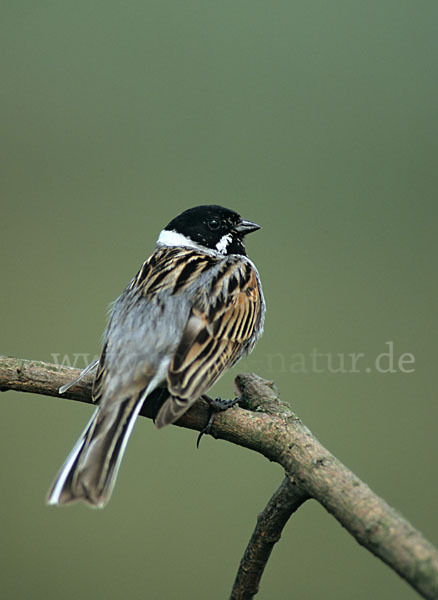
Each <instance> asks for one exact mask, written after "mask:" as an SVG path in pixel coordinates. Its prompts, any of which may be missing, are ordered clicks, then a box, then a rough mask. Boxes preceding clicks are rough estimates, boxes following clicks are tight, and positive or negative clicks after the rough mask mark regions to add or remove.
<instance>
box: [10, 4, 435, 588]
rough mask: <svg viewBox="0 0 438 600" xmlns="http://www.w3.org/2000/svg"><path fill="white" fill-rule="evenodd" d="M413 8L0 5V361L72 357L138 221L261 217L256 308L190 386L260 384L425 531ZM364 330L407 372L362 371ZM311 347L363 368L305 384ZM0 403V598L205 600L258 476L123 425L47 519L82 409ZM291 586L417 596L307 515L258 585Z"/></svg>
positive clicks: (430, 431)
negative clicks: (244, 331) (209, 207)
mask: <svg viewBox="0 0 438 600" xmlns="http://www.w3.org/2000/svg"><path fill="white" fill-rule="evenodd" d="M437 19H438V3H436V2H418V1H404V0H387V1H386V2H376V1H368V2H359V1H338V0H334V1H332V2H325V1H321V0H320V1H316V2H304V1H300V2H291V1H288V2H286V1H284V2H280V1H279V2H276V1H273V2H260V1H256V0H252V1H251V2H249V1H237V2H236V1H233V2H230V1H223V2H211V1H209V0H208V1H207V0H203V1H193V0H190V1H182V2H175V1H174V2H169V1H163V0H160V1H159V2H158V1H144V2H140V1H138V0H137V1H133V2H127V3H122V2H115V1H107V2H102V1H100V2H83V1H76V2H65V1H61V2H59V1H57V2H55V1H40V2H31V1H29V0H27V1H23V2H4V3H3V4H2V9H1V25H0V44H1V54H0V56H1V58H0V60H1V62H2V84H1V93H0V108H1V114H2V119H1V121H2V125H1V129H2V132H1V146H2V160H1V170H2V173H1V177H0V185H1V188H2V193H1V198H2V200H1V202H2V207H1V224H0V227H1V244H2V252H1V258H2V262H3V265H2V293H1V299H0V302H1V305H0V308H1V315H2V326H1V347H0V352H1V353H2V354H8V355H12V356H19V357H23V358H33V359H40V360H47V361H52V360H53V359H54V358H53V355H54V354H58V355H60V356H61V357H62V356H64V355H68V356H69V357H70V360H71V361H73V360H74V354H75V353H86V354H88V355H89V357H90V359H91V358H92V357H93V356H94V355H95V354H96V353H98V352H99V348H100V336H101V332H102V330H103V328H104V325H105V318H106V309H107V306H108V304H109V302H110V301H111V300H113V299H115V298H116V297H117V295H118V294H119V293H120V292H121V290H122V289H123V287H124V286H125V284H126V283H127V282H128V281H129V279H130V278H131V276H132V275H133V274H134V273H135V271H136V269H137V268H138V266H139V265H140V263H141V262H142V261H143V259H144V258H145V257H146V256H148V255H149V253H150V252H151V251H152V249H153V247H154V243H155V239H156V237H157V235H158V232H159V231H160V229H161V228H162V227H163V226H164V225H165V224H166V223H167V222H168V221H169V220H170V219H171V218H173V217H174V216H175V215H176V214H177V213H179V212H181V211H182V210H184V209H186V208H188V207H190V206H194V205H197V204H203V203H218V204H223V205H225V206H228V207H230V208H234V209H236V210H238V211H239V212H240V213H241V214H242V215H243V216H245V217H246V218H249V219H253V220H255V221H256V222H259V223H261V224H262V225H263V230H262V231H261V232H259V233H257V234H256V235H254V236H251V238H249V240H248V250H249V254H250V256H251V257H252V258H253V259H254V260H255V262H256V263H257V265H258V266H259V270H260V273H261V276H262V279H263V284H264V289H265V294H266V300H267V304H268V313H267V319H266V328H265V334H264V337H263V339H262V340H261V342H260V343H259V344H258V346H257V348H256V350H255V352H254V353H253V355H252V356H251V357H249V358H248V359H246V360H245V361H242V362H241V363H240V365H239V366H238V368H237V369H234V372H233V373H229V374H227V375H226V376H225V377H224V378H223V379H222V380H221V381H220V383H219V384H217V385H216V386H215V391H216V392H217V393H218V394H221V395H222V396H224V397H230V396H232V394H233V384H232V381H233V374H235V373H237V372H242V371H256V372H257V373H259V374H260V375H262V376H265V377H267V378H272V379H274V380H275V382H276V383H277V385H278V386H279V388H280V389H281V391H282V397H283V398H284V399H287V400H288V401H290V402H291V403H292V404H293V406H294V408H295V409H296V411H297V412H298V414H299V415H300V416H301V417H302V418H303V419H304V421H305V423H306V424H307V425H308V426H309V427H310V428H311V429H312V430H313V432H314V433H315V434H316V435H317V436H318V438H319V439H320V440H321V441H322V442H323V443H324V444H325V445H326V446H327V447H328V448H329V449H330V450H331V451H333V452H334V453H335V454H336V455H337V456H338V457H339V458H340V459H341V460H343V461H344V462H345V463H346V464H347V465H348V466H349V467H351V468H352V469H353V470H354V471H355V472H356V473H357V474H358V475H359V476H360V477H362V478H363V479H364V480H365V481H366V482H367V483H368V484H369V485H370V486H371V487H372V488H373V489H374V490H375V491H376V492H377V493H379V494H381V495H382V496H383V497H384V498H385V499H386V500H387V501H388V502H389V503H390V504H392V505H393V506H395V507H396V508H397V509H398V510H400V511H401V512H402V513H403V515H405V516H406V517H407V518H408V519H409V520H410V521H412V523H413V524H414V525H415V526H417V527H418V528H419V529H420V530H421V531H423V532H424V533H425V535H426V536H427V537H428V538H429V539H431V540H432V541H435V542H436V541H437V537H438V527H437V519H436V507H437V504H438V488H437V478H436V455H437V435H436V423H437V417H438V414H437V408H436V378H435V373H436V292H437V289H436V265H435V263H434V260H433V259H434V250H435V239H436V232H435V223H436V218H437V214H436V213H437V208H436V202H437V199H436V189H437V184H438V182H437V164H436V158H437V139H438V135H437V134H438V131H437V107H438V102H437V92H438V83H437V72H436V65H437V60H438V36H437V34H436V27H437ZM388 341H392V342H393V348H394V356H395V359H396V361H397V360H398V358H399V356H400V355H402V354H403V353H411V354H413V355H414V357H415V364H414V367H413V368H414V371H413V372H411V373H402V372H400V371H399V370H398V369H397V372H396V373H380V372H376V370H375V369H374V368H372V369H371V372H366V370H365V368H364V367H365V366H366V365H370V368H371V367H372V366H373V361H374V360H375V358H376V357H377V356H378V355H379V354H380V353H382V352H385V351H386V350H387V348H388V346H387V345H385V344H386V342H388ZM315 349H316V351H317V352H318V353H322V354H328V353H330V354H332V355H333V356H334V359H333V360H334V361H335V362H334V364H335V365H336V364H337V363H336V360H338V359H337V358H336V357H335V355H337V354H338V353H342V354H344V355H345V356H348V354H350V353H364V354H365V357H364V359H363V363H358V364H359V366H361V367H362V369H361V370H360V372H359V373H332V372H330V371H329V370H328V367H327V361H326V359H321V358H320V359H318V361H322V362H318V365H317V370H318V371H322V372H315V370H314V369H312V365H311V359H310V358H309V354H310V353H311V352H312V351H314V350H315ZM300 355H303V357H304V358H300ZM297 360H304V361H305V365H306V368H307V372H303V371H302V370H301V371H300V370H299V369H298V372H293V371H294V370H295V371H297V367H296V363H297ZM294 365H295V367H294ZM78 366H81V367H82V366H84V362H83V359H80V360H79V361H78ZM396 366H397V365H396ZM409 368H412V365H409ZM0 409H1V413H0V414H1V426H0V427H1V435H0V451H1V456H2V460H1V467H0V468H1V471H0V472H1V487H2V498H1V511H0V512H1V516H0V519H1V537H2V544H1V551H0V553H1V565H2V571H3V573H2V577H1V595H2V597H4V598H14V599H15V598H17V599H22V598H23V599H27V598H32V599H40V598H41V599H42V598H44V599H57V598H60V597H62V598H64V599H65V600H69V599H79V598H81V599H91V598H93V599H95V598H106V599H112V598H114V599H116V598H129V599H131V598H133V599H134V598H151V599H180V598H193V599H201V598H212V599H223V598H226V597H227V594H228V592H229V590H230V587H231V584H232V581H233V578H234V574H235V571H236V568H237V565H238V562H239V560H240V557H241V555H242V552H243V549H244V547H245V545H246V543H247V540H248V538H249V535H250V533H251V531H252V528H253V526H254V524H255V518H256V515H257V513H258V512H259V511H260V510H261V509H262V508H263V506H264V505H265V503H266V502H267V500H268V498H269V497H270V495H271V493H272V492H273V491H274V489H275V488H276V486H277V485H278V484H279V483H280V481H281V479H282V472H281V469H280V468H279V467H277V466H276V465H273V464H269V463H268V461H266V460H265V459H263V458H262V457H260V456H258V455H256V454H254V453H251V452H249V451H245V450H243V449H241V448H238V447H233V446H231V445H229V444H226V443H225V442H220V441H214V440H213V439H211V438H208V439H205V440H204V441H203V444H202V447H201V450H200V451H197V450H196V447H195V439H196V435H195V434H194V433H193V432H190V431H185V430H179V429H178V428H175V427H173V428H169V429H168V430H165V431H163V432H159V433H158V432H157V431H155V430H154V428H153V425H152V424H151V423H150V422H148V421H146V420H145V419H141V420H140V422H139V423H138V424H137V426H136V428H135V431H134V434H133V436H132V439H131V442H130V445H129V449H128V451H127V455H126V457H125V461H124V464H123V467H122V469H121V473H120V477H119V480H118V485H117V486H116V491H115V493H114V495H113V498H112V500H111V502H110V504H109V505H108V507H107V508H106V509H105V510H104V511H92V510H89V509H87V508H86V507H83V506H74V507H71V508H69V509H62V510H61V509H53V508H48V507H46V506H45V504H44V499H45V494H46V491H47V489H48V488H49V485H50V483H51V482H52V480H53V477H54V476H55V473H56V472H57V469H58V468H59V467H60V465H61V463H62V461H63V460H64V458H65V456H66V454H67V452H68V451H69V450H70V448H71V446H72V445H73V443H74V442H75V440H76V438H77V437H78V435H79V433H80V431H81V430H82V428H83V426H84V425H85V423H86V421H87V420H88V418H89V415H90V412H91V408H90V407H89V406H86V405H82V404H79V403H73V402H68V401H64V400H59V399H54V398H45V397H41V396H32V395H24V394H17V393H13V392H8V393H5V394H2V395H1V407H0ZM292 597H293V598H306V599H307V598H309V599H313V598H321V597H324V598H337V599H339V600H342V599H351V598H353V597H354V598H355V599H357V600H361V599H368V598H370V597H376V598H379V599H385V600H386V599H391V600H392V599H397V600H404V599H411V598H415V597H416V594H414V592H413V591H412V590H411V589H410V588H409V587H408V586H407V585H406V584H405V583H404V582H403V581H402V580H401V579H399V578H398V576H397V575H395V574H394V573H393V572H391V571H390V570H389V569H388V568H387V567H385V566H384V565H383V564H382V563H381V562H379V561H378V560H377V559H375V558H374V557H373V556H371V555H370V554H369V553H368V552H367V551H365V550H364V549H362V548H361V547H360V546H359V545H358V544H357V543H356V542H355V541H354V540H353V539H352V538H351V537H350V536H349V534H347V533H346V532H345V531H344V530H343V529H342V528H341V527H340V526H339V525H338V524H337V522H336V521H335V520H334V519H332V517H330V516H329V515H328V514H327V513H326V512H325V511H324V509H322V508H321V507H320V506H319V505H317V504H316V503H315V502H309V503H307V504H306V505H305V506H304V507H303V508H302V509H301V510H300V511H299V512H298V513H297V514H296V515H295V516H294V517H293V519H292V520H291V522H290V523H289V525H288V527H287V528H286V531H285V533H284V535H283V538H282V540H281V542H280V543H279V544H278V546H277V547H276V549H275V550H274V553H273V556H272V559H271V561H270V563H269V565H268V569H267V572H266V574H265V576H264V578H263V581H262V587H261V591H260V594H259V596H258V598H260V599H269V600H277V599H283V598H292Z"/></svg>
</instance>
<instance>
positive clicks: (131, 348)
mask: <svg viewBox="0 0 438 600" xmlns="http://www.w3.org/2000/svg"><path fill="white" fill-rule="evenodd" d="M259 229H260V226H259V225H257V224H256V223H254V222H252V221H248V220H246V219H243V218H242V217H241V216H240V215H239V214H238V213H237V212H235V211H233V210H231V209H228V208H224V207H222V206H217V205H202V206H196V207H194V208H189V209H188V210H185V211H184V212H182V213H181V214H179V215H178V216H177V217H175V218H174V219H172V220H171V221H170V223H169V224H168V225H167V226H166V227H165V228H164V229H163V230H162V231H161V232H160V234H159V237H158V240H157V243H156V247H155V250H154V252H153V253H152V255H151V256H150V257H149V258H148V259H147V260H146V261H145V262H144V263H143V264H142V265H141V267H140V269H139V270H138V272H137V274H136V275H135V276H134V277H133V279H132V280H131V281H130V283H129V284H128V286H127V287H126V288H125V290H124V291H123V292H122V294H121V295H120V296H119V298H118V299H117V300H116V301H115V302H114V303H113V305H112V308H111V311H110V316H109V320H108V324H107V326H106V329H105V332H104V335H103V343H102V351H101V354H100V358H99V359H98V360H96V361H94V362H93V363H91V364H90V365H89V366H88V367H87V368H86V369H84V370H83V371H82V373H81V375H80V376H79V378H78V379H76V380H75V381H73V382H71V383H69V384H67V385H64V386H63V387H61V388H60V393H64V392H65V391H66V390H67V389H68V388H70V387H71V386H73V385H75V384H76V383H77V382H78V381H79V379H81V378H82V377H83V376H84V375H85V374H86V373H87V372H89V371H92V370H95V371H96V372H95V376H94V382H93V388H92V397H93V401H94V402H95V403H96V405H97V408H96V410H95V412H94V414H93V416H92V418H91V420H90V421H89V423H88V424H87V426H86V427H85V430H84V431H83V433H82V435H81V437H80V438H79V440H78V441H77V443H76V445H75V446H74V448H73V450H72V451H71V453H70V454H69V456H68V457H67V459H66V461H65V463H64V465H63V466H62V468H61V470H60V472H59V474H58V476H57V478H56V480H55V483H54V485H53V487H52V489H51V491H50V492H49V495H48V499H47V502H48V504H50V505H64V504H69V503H72V502H75V501H83V502H85V503H86V504H88V505H90V506H93V507H97V508H102V507H104V506H105V504H106V503H107V502H108V500H109V498H110V496H111V493H112V490H113V488H114V483H115V481H116V477H117V473H118V471H119V467H120V463H121V460H122V457H123V454H124V451H125V449H126V445H127V443H128V439H129V436H130V434H131V432H132V429H133V427H134V424H135V421H136V419H137V416H138V414H139V412H140V410H141V408H142V406H143V404H144V403H150V405H151V406H155V407H156V415H155V426H156V427H157V428H158V429H161V428H163V427H165V426H166V425H169V424H171V423H174V422H175V421H177V420H178V419H179V418H180V417H181V416H182V415H183V414H184V413H185V412H186V411H187V410H188V409H189V408H190V407H191V406H192V405H193V404H194V403H195V402H196V401H197V400H198V399H199V398H200V397H201V396H203V395H204V394H205V393H206V392H207V391H208V389H209V388H210V387H211V386H212V385H213V384H214V383H215V382H216V381H217V380H218V379H219V377H220V376H221V375H222V374H223V373H224V372H225V371H226V370H227V369H229V368H230V367H232V366H233V365H234V364H235V363H236V362H237V361H238V360H239V359H241V358H242V357H244V356H246V355H247V354H248V353H249V352H251V351H252V350H253V348H254V346H255V344H256V342H257V340H258V339H259V338H260V336H261V334H262V332H263V326H264V317H265V300H264V297H263V291H262V285H261V281H260V276H259V273H258V270H257V268H256V266H255V265H254V263H253V262H252V261H251V260H250V259H249V258H248V257H247V254H246V250H245V244H244V238H245V236H246V235H247V234H249V233H252V232H255V231H257V230H259ZM219 400H220V399H219ZM225 402H226V401H225Z"/></svg>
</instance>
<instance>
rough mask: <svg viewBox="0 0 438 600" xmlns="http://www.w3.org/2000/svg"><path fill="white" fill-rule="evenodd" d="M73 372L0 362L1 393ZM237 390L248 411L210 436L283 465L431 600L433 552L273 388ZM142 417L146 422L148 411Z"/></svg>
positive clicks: (437, 554) (83, 387)
mask: <svg viewBox="0 0 438 600" xmlns="http://www.w3.org/2000/svg"><path fill="white" fill-rule="evenodd" d="M78 373H79V371H78V370H77V369H69V368H66V367H57V366H55V365H50V364H45V363H38V362H34V361H25V360H22V359H14V358H1V357H0V390H8V389H15V390H19V391H27V392H35V393H40V394H47V395H51V396H57V395H58V393H57V389H58V388H59V386H61V385H63V384H65V383H67V382H68V381H72V380H73V379H74V378H75V377H77V375H78ZM91 379H92V378H90V377H88V378H86V379H85V380H84V381H83V382H81V383H80V384H79V385H78V386H75V387H74V388H72V389H71V390H69V391H68V392H67V393H66V394H65V397H67V398H72V399H74V400H81V401H84V402H90V389H91ZM236 385H237V387H238V390H239V392H240V393H241V394H242V396H243V398H244V400H245V401H246V404H247V409H248V410H244V409H242V408H232V409H230V410H228V411H226V412H225V413H219V414H218V415H217V417H216V419H215V422H214V424H213V428H212V433H213V435H214V436H215V437H217V438H221V439H224V440H228V441H229V442H232V443H234V444H238V445H240V446H244V447H246V448H249V449H251V450H255V451H257V452H260V453H261V454H263V455H264V456H266V457H267V458H268V459H269V460H271V461H275V462H277V463H279V464H280V465H282V466H283V468H284V469H285V471H286V475H287V476H288V477H289V478H290V479H291V480H293V481H294V482H295V483H296V484H297V486H298V487H299V488H300V489H301V490H302V491H303V492H305V493H306V494H307V495H308V496H309V497H312V498H314V499H315V500H317V501H318V502H320V503H321V504H322V505H323V506H324V507H325V508H326V509H327V511H328V512H329V513H331V514H332V515H333V516H334V517H335V518H336V519H337V520H338V521H339V523H341V525H343V527H345V528H346V529H347V530H348V531H349V532H350V533H351V535H353V536H354V537H355V538H356V540H357V541H358V542H359V543H360V544H362V545H363V546H364V547H365V548H367V549H368V550H370V552H372V553H373V554H375V555H376V556H378V557H379V558H381V559H382V560H383V561H384V562H386V563H387V564H388V565H389V566H390V567H391V568H392V569H394V570H395V571H396V572H397V573H398V574H399V575H400V576H401V577H403V578H404V579H405V580H406V581H407V582H408V583H409V584H410V585H411V586H412V587H413V588H414V589H416V590H417V591H418V592H419V593H420V594H421V595H422V596H423V597H424V598H428V599H430V600H436V599H437V598H438V551H437V550H436V549H435V548H434V547H433V546H432V545H431V544H430V543H429V542H428V541H427V540H426V539H425V538H424V537H423V536H422V535H421V533H420V532H419V531H417V530H416V529H415V528H414V527H412V525H411V524H410V523H408V522H407V521H406V520H405V519H403V517H401V516H400V515H399V514H398V513H397V512H396V511H395V510H394V509H393V508H391V507H390V506H388V504H387V503H386V502H385V501H384V500H382V499H381V498H379V497H378V496H377V495H376V494H375V493H374V492H372V491H371V490H370V488H369V487H368V486H367V485H366V484H365V483H363V482H362V481H361V480H360V479H359V478H358V477H357V476H356V475H354V473H352V472H351V471H350V470H349V469H347V467H345V465H343V464H342V463H341V462H340V461H339V460H338V459H336V458H335V457H334V456H333V455H332V454H331V453H330V452H329V451H328V450H327V449H326V448H324V446H322V444H320V443H319V441H318V440H317V439H316V438H315V437H314V436H313V435H312V433H311V432H310V431H309V430H308V429H307V427H305V425H303V423H302V422H301V421H300V419H299V418H298V417H297V416H296V415H295V414H294V413H293V412H292V410H291V409H290V407H289V406H288V405H287V404H284V403H282V402H281V401H280V400H279V396H278V391H277V390H276V388H275V386H274V385H273V383H272V382H269V381H265V380H263V379H261V378H260V377H258V376H257V375H239V376H238V377H237V378H236ZM142 414H144V415H146V416H148V414H147V407H145V408H144V410H143V411H142ZM207 414H208V407H207V405H206V403H205V402H199V403H196V404H195V405H194V406H193V407H192V408H191V409H190V410H189V411H188V412H187V413H186V414H185V415H184V416H183V417H182V418H181V419H180V420H179V421H178V423H177V425H179V426H181V427H187V428H190V429H195V430H197V431H200V430H201V429H202V428H203V427H204V425H205V423H206V419H207Z"/></svg>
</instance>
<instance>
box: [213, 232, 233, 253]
mask: <svg viewBox="0 0 438 600" xmlns="http://www.w3.org/2000/svg"><path fill="white" fill-rule="evenodd" d="M232 240H233V238H232V237H231V233H226V234H225V235H223V236H222V237H221V239H220V240H219V241H218V243H217V244H216V250H217V251H218V252H220V253H221V254H225V253H226V251H227V248H228V244H230V243H231V242H232Z"/></svg>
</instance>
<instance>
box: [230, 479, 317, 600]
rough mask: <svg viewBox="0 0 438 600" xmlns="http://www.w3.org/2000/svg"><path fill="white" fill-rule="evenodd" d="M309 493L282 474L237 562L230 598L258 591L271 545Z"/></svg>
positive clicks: (241, 599) (247, 596) (247, 597)
mask: <svg viewBox="0 0 438 600" xmlns="http://www.w3.org/2000/svg"><path fill="white" fill-rule="evenodd" d="M307 498H308V496H307V494H306V493H305V492H303V491H302V490H301V489H300V488H299V487H298V486H297V485H296V484H295V483H293V482H291V481H290V480H289V478H288V477H285V478H284V479H283V481H282V483H281V485H280V487H279V488H278V490H276V492H275V493H274V495H273V496H272V498H271V499H270V500H269V502H268V504H267V505H266V507H265V508H264V510H263V512H262V513H260V514H259V516H258V517H257V525H256V527H255V529H254V531H253V534H252V536H251V539H250V540H249V542H248V546H247V547H246V550H245V553H244V555H243V558H242V560H241V561H240V565H239V570H238V572H237V575H236V579H235V581H234V585H233V589H232V591H231V596H230V600H251V598H253V597H254V596H255V595H256V594H257V592H258V590H259V583H260V579H261V577H262V575H263V571H264V570H265V567H266V564H267V562H268V560H269V557H270V556H271V552H272V549H273V547H274V545H275V544H276V543H277V542H278V541H279V539H280V537H281V533H282V531H283V529H284V527H285V525H286V523H287V522H288V520H289V518H290V516H291V515H292V514H293V513H294V512H295V511H296V510H298V509H299V507H300V506H301V505H302V504H303V502H305V501H306V500H307Z"/></svg>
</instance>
